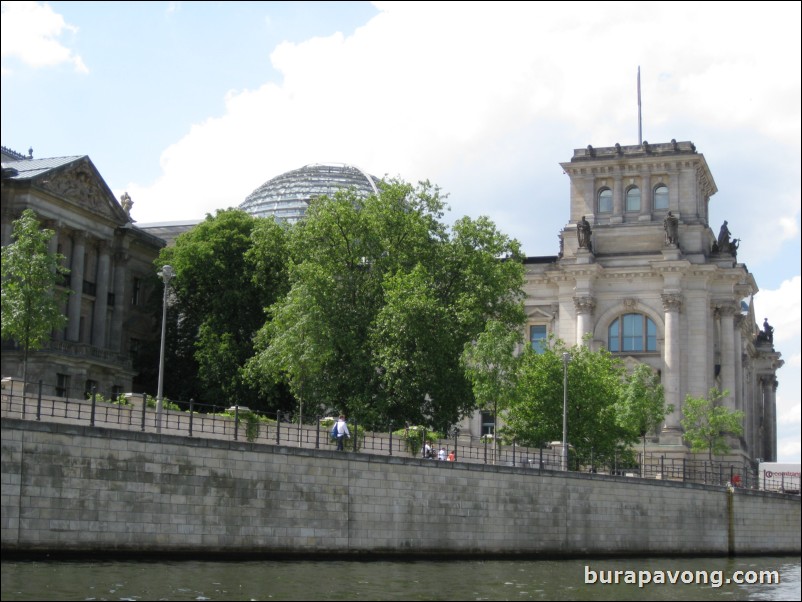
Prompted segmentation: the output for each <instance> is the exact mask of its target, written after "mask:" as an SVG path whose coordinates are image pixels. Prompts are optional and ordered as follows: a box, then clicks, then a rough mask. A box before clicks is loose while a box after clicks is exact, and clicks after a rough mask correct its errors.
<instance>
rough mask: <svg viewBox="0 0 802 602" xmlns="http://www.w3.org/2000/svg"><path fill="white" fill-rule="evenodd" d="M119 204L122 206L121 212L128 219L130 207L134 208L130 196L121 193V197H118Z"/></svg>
mask: <svg viewBox="0 0 802 602" xmlns="http://www.w3.org/2000/svg"><path fill="white" fill-rule="evenodd" d="M120 204H121V205H122V206H123V211H125V214H126V215H127V216H128V217H131V207H133V206H134V201H132V200H131V195H130V194H128V193H127V192H123V194H122V196H121V197H120Z"/></svg>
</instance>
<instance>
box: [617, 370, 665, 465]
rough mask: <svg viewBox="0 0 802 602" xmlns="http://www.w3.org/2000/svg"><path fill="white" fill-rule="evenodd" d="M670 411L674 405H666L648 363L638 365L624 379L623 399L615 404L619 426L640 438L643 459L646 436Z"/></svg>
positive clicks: (658, 377) (658, 380)
mask: <svg viewBox="0 0 802 602" xmlns="http://www.w3.org/2000/svg"><path fill="white" fill-rule="evenodd" d="M673 411H674V406H672V405H666V400H665V393H664V390H663V385H662V384H661V383H660V376H659V375H658V374H657V373H656V372H655V371H654V370H653V369H652V367H651V366H649V365H648V364H638V365H637V366H636V367H635V370H634V371H633V372H632V374H630V375H629V376H627V377H626V382H625V386H624V391H623V396H622V397H621V399H620V400H619V402H618V404H616V420H617V422H618V424H619V426H621V427H623V428H624V429H626V430H628V431H631V432H632V433H633V434H634V435H636V436H638V437H640V438H641V439H642V441H643V457H644V458H646V435H648V434H649V433H650V432H652V431H653V430H655V429H656V428H659V427H660V426H661V425H662V424H663V421H664V420H665V418H666V416H667V415H668V414H670V413H671V412H673ZM641 466H642V465H641Z"/></svg>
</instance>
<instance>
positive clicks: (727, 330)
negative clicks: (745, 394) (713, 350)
mask: <svg viewBox="0 0 802 602" xmlns="http://www.w3.org/2000/svg"><path fill="white" fill-rule="evenodd" d="M718 313H719V326H720V337H721V339H720V341H719V356H720V360H719V361H720V362H721V391H722V393H723V392H724V391H728V392H729V393H728V395H727V397H726V399H725V403H726V404H727V407H728V408H730V409H731V410H736V409H738V408H737V407H736V405H735V397H736V395H735V389H736V387H737V385H736V383H735V355H736V349H735V314H736V313H737V307H736V306H735V305H734V304H732V303H724V304H722V305H721V306H719V308H718ZM738 359H739V361H740V351H738Z"/></svg>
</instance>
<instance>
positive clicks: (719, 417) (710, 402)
mask: <svg viewBox="0 0 802 602" xmlns="http://www.w3.org/2000/svg"><path fill="white" fill-rule="evenodd" d="M728 395H729V391H726V390H725V391H724V392H720V391H719V390H718V389H716V388H715V387H714V388H712V389H710V391H709V392H708V395H707V397H706V398H705V397H693V396H692V395H687V396H686V397H685V403H684V404H683V406H682V414H683V416H682V419H681V420H680V424H681V425H682V428H683V429H684V431H685V440H686V441H687V442H688V443H689V444H690V446H691V451H692V452H694V453H698V452H703V451H707V457H708V459H709V460H711V461H712V460H713V455H721V454H726V453H728V452H729V451H730V446H729V444H728V443H727V436H728V435H734V436H736V437H739V436H741V435H742V434H743V418H744V413H743V412H742V411H740V410H730V409H728V408H726V407H724V406H723V405H722V404H721V400H722V399H724V398H725V397H727V396H728Z"/></svg>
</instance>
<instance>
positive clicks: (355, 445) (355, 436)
mask: <svg viewBox="0 0 802 602" xmlns="http://www.w3.org/2000/svg"><path fill="white" fill-rule="evenodd" d="M357 433H359V424H358V423H357V421H356V418H354V453H356V451H357V444H356V438H357Z"/></svg>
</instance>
